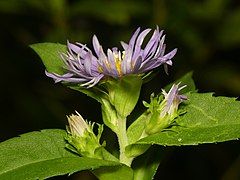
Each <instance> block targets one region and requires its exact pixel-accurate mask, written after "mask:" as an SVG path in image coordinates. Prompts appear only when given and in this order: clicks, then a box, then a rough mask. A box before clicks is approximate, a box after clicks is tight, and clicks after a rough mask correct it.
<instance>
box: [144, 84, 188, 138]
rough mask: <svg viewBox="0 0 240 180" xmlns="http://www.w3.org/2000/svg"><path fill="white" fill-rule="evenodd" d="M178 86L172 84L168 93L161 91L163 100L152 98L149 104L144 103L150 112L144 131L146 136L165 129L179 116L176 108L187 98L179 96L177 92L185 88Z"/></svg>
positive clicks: (159, 97)
mask: <svg viewBox="0 0 240 180" xmlns="http://www.w3.org/2000/svg"><path fill="white" fill-rule="evenodd" d="M178 86H179V84H177V85H175V84H174V85H173V86H172V88H171V89H170V90H169V92H168V93H166V91H165V90H162V94H163V95H164V99H163V100H162V98H161V96H158V97H155V98H153V97H152V98H151V103H150V104H147V103H145V106H147V107H148V108H149V111H150V118H149V121H148V122H147V126H146V129H145V131H146V133H147V134H154V133H157V132H160V131H161V130H163V129H165V128H167V127H168V126H170V125H171V124H172V123H173V121H174V119H175V118H176V117H177V116H178V115H179V112H178V106H179V104H180V103H181V102H182V101H184V100H187V97H186V96H184V95H179V91H180V90H181V89H183V88H184V87H186V86H182V87H180V88H179V87H178Z"/></svg>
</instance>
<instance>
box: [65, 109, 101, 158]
mask: <svg viewBox="0 0 240 180" xmlns="http://www.w3.org/2000/svg"><path fill="white" fill-rule="evenodd" d="M67 118H68V123H69V126H67V132H68V135H67V137H66V140H67V141H68V143H69V144H71V145H72V146H73V147H74V148H75V149H76V151H77V152H78V153H79V154H80V155H81V156H85V157H92V158H99V159H103V157H102V156H101V154H99V153H98V152H97V150H98V149H99V148H102V145H100V142H99V141H100V137H101V134H102V131H103V126H102V125H99V124H98V135H97V136H96V135H95V134H94V132H93V128H94V125H95V124H94V123H92V124H91V123H90V122H86V121H85V120H84V119H83V117H82V116H81V115H80V114H79V113H78V112H76V115H75V114H72V115H70V116H67Z"/></svg>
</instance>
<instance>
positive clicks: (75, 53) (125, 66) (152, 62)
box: [46, 27, 177, 87]
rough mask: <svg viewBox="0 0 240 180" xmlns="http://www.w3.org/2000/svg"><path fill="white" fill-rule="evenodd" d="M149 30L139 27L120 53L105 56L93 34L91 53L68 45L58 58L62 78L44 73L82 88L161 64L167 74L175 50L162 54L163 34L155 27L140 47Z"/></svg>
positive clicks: (82, 48)
mask: <svg viewBox="0 0 240 180" xmlns="http://www.w3.org/2000/svg"><path fill="white" fill-rule="evenodd" d="M150 31H151V29H145V30H144V31H142V32H140V28H138V29H137V30H136V31H135V32H134V34H133V36H132V37H131V39H130V41H129V43H125V42H121V45H122V47H123V51H120V50H118V48H116V47H114V48H112V49H107V53H105V52H104V51H103V48H102V46H101V45H100V43H99V41H98V39H97V37H96V36H95V35H94V36H93V38H92V43H93V49H94V53H93V52H92V51H91V50H90V49H89V48H87V47H86V45H83V44H81V43H76V44H72V43H69V42H68V44H67V46H68V52H67V54H62V55H61V56H62V59H63V60H64V62H65V64H66V67H65V68H66V70H67V71H68V72H67V73H66V74H64V75H59V74H55V73H48V72H46V74H47V76H49V77H51V78H53V79H55V82H59V81H65V82H73V83H81V85H82V86H88V87H92V86H94V85H96V84H97V83H98V82H99V81H100V80H101V79H102V78H103V77H106V76H110V77H113V78H120V77H122V76H125V75H128V74H142V73H145V72H147V71H150V70H152V69H154V68H156V67H159V66H160V65H164V67H165V70H166V71H167V65H172V61H171V59H172V58H173V56H174V55H175V54H176V52H177V49H174V50H172V51H171V52H169V53H168V54H166V55H165V48H166V44H164V40H165V35H163V31H159V28H158V27H157V28H156V30H154V32H153V34H152V36H151V38H150V40H149V41H148V42H147V44H146V46H145V47H144V48H143V47H142V44H143V41H144V39H145V37H146V36H147V34H149V32H150Z"/></svg>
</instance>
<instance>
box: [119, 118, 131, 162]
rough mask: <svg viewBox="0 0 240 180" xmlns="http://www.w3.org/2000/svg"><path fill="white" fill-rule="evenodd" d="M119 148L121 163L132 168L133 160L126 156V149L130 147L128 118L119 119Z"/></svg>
mask: <svg viewBox="0 0 240 180" xmlns="http://www.w3.org/2000/svg"><path fill="white" fill-rule="evenodd" d="M117 137H118V142H119V148H120V157H119V160H120V162H121V163H123V164H126V165H127V166H131V163H132V160H133V158H129V157H127V156H126V154H125V147H126V146H127V145H128V137H127V129H126V118H125V119H121V118H119V119H118V132H117Z"/></svg>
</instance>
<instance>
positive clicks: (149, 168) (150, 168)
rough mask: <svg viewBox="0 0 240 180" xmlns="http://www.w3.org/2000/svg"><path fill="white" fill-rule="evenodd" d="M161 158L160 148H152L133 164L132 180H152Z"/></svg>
mask: <svg viewBox="0 0 240 180" xmlns="http://www.w3.org/2000/svg"><path fill="white" fill-rule="evenodd" d="M162 156H163V149H162V147H161V148H160V147H157V146H152V147H151V148H150V149H149V150H148V151H147V152H146V153H144V154H143V155H141V156H139V157H137V158H136V159H135V160H134V162H133V165H132V167H133V173H134V180H138V179H141V180H152V179H153V177H154V175H155V173H156V172H157V168H158V166H159V164H160V162H161V159H162Z"/></svg>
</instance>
